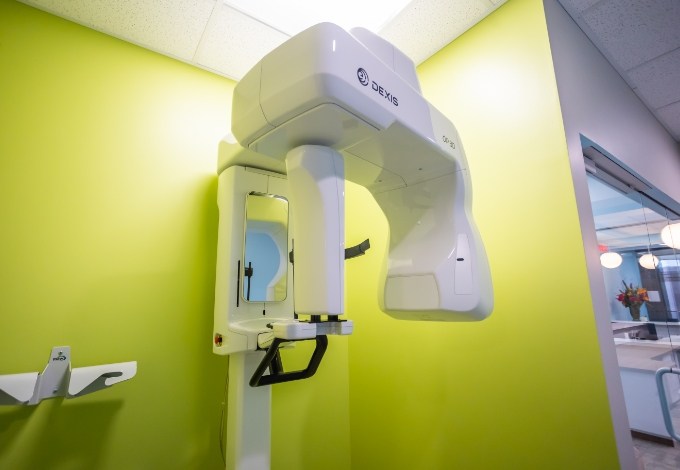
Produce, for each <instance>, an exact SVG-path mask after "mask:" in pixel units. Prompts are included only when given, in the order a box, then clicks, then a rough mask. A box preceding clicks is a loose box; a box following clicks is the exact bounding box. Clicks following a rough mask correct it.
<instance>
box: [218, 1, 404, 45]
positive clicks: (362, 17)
mask: <svg viewBox="0 0 680 470" xmlns="http://www.w3.org/2000/svg"><path fill="white" fill-rule="evenodd" d="M223 2H224V4H225V5H228V6H230V7H232V8H234V9H236V10H239V11H240V12H242V13H244V14H246V15H248V16H250V17H252V18H254V19H256V20H258V21H261V22H262V23H265V24H267V25H269V26H271V27H273V28H275V29H278V30H279V31H281V32H282V33H285V34H288V35H290V36H293V35H295V34H297V33H299V32H300V31H302V30H304V29H307V28H309V27H310V26H313V25H315V24H317V23H322V22H324V21H330V22H332V23H335V24H337V25H339V26H342V27H343V28H345V29H351V28H354V27H357V26H362V27H364V28H367V29H370V30H371V31H373V32H376V33H377V32H379V31H380V29H381V28H382V27H383V26H384V25H385V24H387V22H388V21H390V20H391V19H392V18H393V17H394V16H395V15H396V14H397V13H399V12H400V11H401V10H402V9H403V8H404V7H405V6H406V5H408V4H409V3H410V0H380V1H372V2H367V1H366V0H343V1H342V2H319V1H318V0H317V1H314V0H287V1H286V2H281V1H280V0H223Z"/></svg>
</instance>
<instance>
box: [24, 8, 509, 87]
mask: <svg viewBox="0 0 680 470" xmlns="http://www.w3.org/2000/svg"><path fill="white" fill-rule="evenodd" d="M20 1H22V2H23V3H26V4H28V5H31V6H34V7H36V8H39V9H41V10H44V11H47V12H49V13H52V14H54V15H56V16H60V17H62V18H66V19H68V20H71V21H74V22H76V23H79V24H82V25H84V26H87V27H89V28H92V29H95V30H97V31H101V32H103V33H106V34H109V35H111V36H115V37H117V38H120V39H123V40H125V41H128V42H131V43H133V44H137V45H139V46H142V47H144V48H146V49H151V50H153V51H156V52H159V53H161V54H164V55H167V56H170V57H173V58H176V59H179V60H181V61H184V62H187V63H189V64H192V65H195V66H198V67H201V68H204V69H207V70H210V71H213V72H215V73H218V74H220V75H223V76H226V77H229V78H232V79H234V80H239V79H240V78H241V77H242V76H243V75H244V74H245V73H246V72H247V71H248V70H249V69H250V68H251V67H252V66H253V65H255V64H256V63H257V62H258V61H259V60H260V59H261V58H262V57H263V56H264V55H265V54H266V53H268V52H269V51H270V50H272V49H273V48H274V47H276V46H277V45H279V44H281V43H282V42H283V41H285V40H286V39H287V38H288V37H290V34H289V33H288V32H289V31H290V30H289V28H287V27H285V26H280V25H272V23H274V22H275V21H276V15H269V17H266V18H265V17H262V18H259V19H256V18H255V17H254V15H253V14H252V13H251V12H245V11H244V10H243V8H239V7H238V6H237V7H234V6H232V5H234V4H238V3H239V2H236V1H231V0H20ZM256 1H257V0H251V2H253V3H254V2H256ZM282 1H283V0H282ZM506 1H507V0H413V1H411V2H408V4H407V5H406V7H404V8H403V9H402V10H401V11H400V12H389V13H391V14H390V15H389V18H388V21H387V23H386V24H384V25H383V27H382V28H377V29H378V31H376V32H378V33H379V34H380V35H381V36H382V37H384V38H385V39H387V40H388V41H390V42H392V43H393V44H395V45H396V46H397V47H398V48H399V49H401V50H402V51H403V52H404V53H406V54H407V55H408V56H410V57H411V58H412V59H413V61H414V62H415V63H416V64H419V63H420V62H422V61H424V60H425V59H427V58H428V57H430V56H431V55H432V54H434V53H435V52H437V51H438V50H439V49H441V48H442V47H444V46H445V45H446V44H448V43H449V42H451V41H452V40H453V39H455V38H456V37H458V36H459V35H460V34H462V33H463V32H465V31H466V30H468V29H469V28H470V27H471V26H473V25H474V24H476V23H478V22H479V21H481V20H482V19H483V18H484V17H485V16H487V15H488V14H489V13H491V12H492V11H494V10H495V9H496V8H498V7H499V6H500V5H502V4H503V3H505V2H506ZM240 3H242V4H243V3H244V2H240ZM288 3H291V1H289V2H288ZM331 3H332V4H335V5H337V2H330V1H329V2H328V3H327V5H326V6H327V7H330V5H331ZM346 4H347V3H346V2H345V4H343V7H344V6H346ZM315 5H323V1H322V0H319V1H317V2H316V3H315ZM318 10H319V9H318V8H317V12H316V13H317V15H316V16H315V18H317V19H318V18H322V16H323V12H322V13H321V16H320V15H319V14H318V13H319V12H318ZM327 10H328V14H329V15H330V14H332V10H331V9H330V8H327ZM395 13H396V14H395ZM297 14H298V15H299V16H304V14H305V12H304V11H299V12H297ZM279 16H280V15H279ZM331 19H332V18H330V17H329V18H328V20H331ZM342 26H349V25H342ZM361 26H363V25H361ZM287 31H288V32H287Z"/></svg>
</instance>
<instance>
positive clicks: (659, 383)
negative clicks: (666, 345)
mask: <svg viewBox="0 0 680 470" xmlns="http://www.w3.org/2000/svg"><path fill="white" fill-rule="evenodd" d="M666 374H676V375H680V369H673V368H672V367H662V368H660V369H659V370H657V371H656V374H655V376H656V388H657V389H658V390H659V401H661V413H662V414H663V421H664V424H665V425H666V431H668V434H670V436H671V437H672V438H673V439H675V440H676V441H678V442H680V436H678V434H676V432H675V429H674V428H673V420H672V419H671V409H670V407H669V406H668V399H667V398H666V389H665V388H664V386H663V376H664V375H666Z"/></svg>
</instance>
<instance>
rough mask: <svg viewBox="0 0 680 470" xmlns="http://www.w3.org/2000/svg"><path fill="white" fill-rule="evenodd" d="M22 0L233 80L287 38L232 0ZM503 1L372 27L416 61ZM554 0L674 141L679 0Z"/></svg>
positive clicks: (420, 5)
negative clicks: (235, 5)
mask: <svg viewBox="0 0 680 470" xmlns="http://www.w3.org/2000/svg"><path fill="white" fill-rule="evenodd" d="M20 1H22V2H23V3H26V4H28V5H31V6H34V7H36V8H39V9H41V10H45V11H47V12H50V13H52V14H55V15H57V16H60V17H63V18H66V19H69V20H71V21H74V22H76V23H80V24H82V25H84V26H87V27H89V28H92V29H95V30H97V31H101V32H103V33H106V34H109V35H111V36H115V37H117V38H120V39H123V40H125V41H128V42H131V43H134V44H137V45H140V46H142V47H144V48H147V49H151V50H153V51H156V52H159V53H161V54H164V55H167V56H170V57H174V58H176V59H179V60H181V61H184V62H187V63H189V64H192V65H195V66H197V67H201V68H204V69H207V70H210V71H213V72H215V73H218V74H220V75H223V76H226V77H229V78H232V79H234V80H239V79H240V78H241V77H242V76H243V75H244V74H245V73H246V72H247V71H248V70H249V69H250V68H251V67H252V66H253V65H254V64H255V63H257V61H258V60H260V58H261V57H263V56H264V55H265V54H266V53H267V52H269V51H270V50H271V49H273V48H274V47H276V46H277V45H278V44H280V43H282V42H283V41H285V40H286V39H287V38H288V37H289V34H288V33H286V32H285V31H286V28H285V27H280V26H279V27H277V26H272V25H271V24H269V23H271V22H272V18H261V19H255V18H254V17H253V15H252V14H251V13H250V12H244V11H242V8H241V9H238V7H233V6H231V5H230V4H234V2H235V1H236V0H20ZM250 1H251V2H256V1H257V0H250ZM281 1H284V0H281ZM290 1H292V0H289V2H288V3H290ZM506 1H507V0H413V1H411V2H410V3H408V4H407V5H406V7H405V8H403V9H402V10H401V11H400V12H398V13H396V15H395V14H392V16H391V17H390V19H389V20H388V21H387V23H385V24H384V25H383V26H382V27H381V28H378V31H377V32H378V33H379V34H380V35H381V36H382V37H383V38H385V39H387V40H388V41H390V42H392V43H393V44H395V45H396V46H397V47H398V48H399V49H401V50H402V51H403V52H404V53H406V55H408V56H409V57H411V58H412V59H413V61H414V62H415V63H416V64H419V63H421V62H423V61H424V60H426V59H427V58H429V57H430V56H431V55H433V54H434V53H435V52H437V51H438V50H440V49H441V48H442V47H444V46H445V45H446V44H448V43H449V42H451V41H453V40H454V39H455V38H456V37H458V36H459V35H461V34H462V33H463V32H465V31H466V30H467V29H469V28H470V27H472V26H473V25H475V24H476V23H477V22H479V21H481V20H482V19H483V18H484V17H486V16H487V15H488V14H490V13H491V12H493V11H494V10H495V9H496V8H498V7H499V6H501V5H502V4H503V3H505V2H506ZM559 2H560V3H561V4H562V5H563V6H564V8H565V9H566V10H567V12H568V13H569V14H570V15H571V16H572V18H574V20H575V21H576V23H577V24H578V25H579V26H580V27H581V29H582V30H583V31H584V32H585V33H586V34H587V35H588V36H589V37H590V39H591V41H592V42H593V43H594V44H595V46H597V48H598V49H600V51H602V53H603V54H604V56H605V57H606V58H607V59H608V60H609V62H610V63H611V64H612V65H613V66H614V67H615V68H616V69H617V70H618V72H619V73H620V74H621V76H622V77H623V78H624V79H625V80H626V81H627V82H628V84H629V85H630V87H631V88H632V89H633V90H634V91H635V93H637V95H638V96H639V97H640V99H641V100H642V101H643V102H644V103H645V104H646V106H647V107H648V108H649V109H650V110H651V111H652V113H653V114H654V115H655V116H656V117H657V119H658V120H659V121H660V122H661V123H662V124H663V125H664V126H665V127H666V129H668V131H669V132H670V133H671V135H673V136H674V138H675V140H676V141H679V142H680V0H559ZM241 3H242V4H243V3H244V2H241ZM333 3H334V4H336V2H333ZM330 4H331V2H330V1H329V2H328V3H327V5H330ZM315 5H323V0H318V2H317V3H316V4H315ZM343 7H344V4H343ZM317 10H318V9H317ZM317 13H318V11H317ZM297 14H299V15H304V12H303V11H300V12H297ZM329 14H330V13H329ZM274 16H275V15H274ZM317 18H318V16H317ZM586 73H587V72H586Z"/></svg>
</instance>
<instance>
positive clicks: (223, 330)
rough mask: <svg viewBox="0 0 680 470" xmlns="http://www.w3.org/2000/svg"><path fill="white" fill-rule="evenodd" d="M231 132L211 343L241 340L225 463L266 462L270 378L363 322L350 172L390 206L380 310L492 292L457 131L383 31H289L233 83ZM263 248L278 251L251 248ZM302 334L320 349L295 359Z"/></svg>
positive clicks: (462, 314)
mask: <svg viewBox="0 0 680 470" xmlns="http://www.w3.org/2000/svg"><path fill="white" fill-rule="evenodd" d="M232 133H233V135H234V136H235V137H236V139H237V140H238V143H239V144H240V146H239V145H236V144H229V143H227V142H222V143H221V144H220V161H219V172H220V176H219V185H218V204H219V210H220V222H219V242H218V264H217V279H216V302H215V331H214V347H213V350H214V352H215V353H216V354H230V355H231V358H230V371H229V374H230V375H229V376H230V381H231V383H230V386H229V416H228V424H227V433H228V439H229V443H228V446H227V447H228V449H227V467H228V468H234V469H237V470H245V469H248V470H250V469H253V470H254V469H258V470H259V469H267V468H269V439H270V437H269V432H270V431H269V406H270V405H269V403H270V401H269V400H270V396H271V395H270V393H271V392H270V387H267V386H263V385H271V384H275V383H280V382H286V381H290V380H297V379H301V378H307V377H310V376H311V375H313V374H314V373H315V371H316V370H317V367H318V366H319V363H320V361H321V358H322V357H323V353H324V351H325V349H326V346H327V340H326V335H329V334H340V335H343V334H350V333H351V332H352V328H353V325H352V322H351V320H341V319H340V318H339V316H340V315H342V314H344V306H343V297H344V263H345V259H346V257H347V258H348V257H351V256H353V255H355V254H362V253H363V252H364V251H365V250H366V249H367V248H368V242H367V241H366V242H364V243H362V244H360V245H357V246H355V247H352V248H347V249H346V247H345V236H344V235H345V233H344V232H345V225H344V221H345V208H344V183H345V180H349V181H353V182H355V183H358V184H360V185H362V186H365V187H366V188H368V190H369V191H370V192H371V193H372V194H373V196H374V197H375V199H376V201H377V203H378V204H379V206H380V208H381V209H382V211H383V212H384V214H385V216H386V218H387V222H388V225H389V235H390V236H389V257H388V261H387V266H386V268H385V269H384V272H383V273H382V278H381V279H380V280H379V285H380V289H379V292H378V300H379V305H380V308H381V309H382V310H383V311H384V312H386V313H387V314H389V315H391V316H393V317H395V318H398V319H405V320H434V321H474V320H482V319H484V318H486V317H487V316H488V315H489V314H490V313H491V310H492V308H493V291H492V284H491V276H490V273H489V267H488V263H487V259H486V254H485V251H484V246H483V244H482V241H481V238H480V236H479V233H478V232H477V229H476V227H475V224H474V221H473V218H472V213H471V191H472V189H471V185H470V176H469V173H468V165H467V161H466V159H465V154H464V152H463V148H462V145H461V142H460V139H459V137H458V133H457V132H456V129H455V127H454V126H453V124H452V123H451V122H450V121H449V120H448V119H446V118H445V117H444V116H443V115H442V114H441V113H440V112H439V111H437V109H435V108H434V107H433V106H432V105H431V104H429V103H428V102H427V101H426V100H425V98H423V96H422V95H421V94H420V87H419V83H418V79H417V76H416V72H415V67H414V65H413V62H412V61H411V60H410V59H408V58H407V57H406V56H405V55H404V54H403V53H401V52H400V51H399V50H397V49H396V48H395V47H394V46H392V45H391V44H389V43H388V42H386V41H384V40H383V39H381V38H380V37H378V36H377V35H375V34H373V33H371V32H369V31H368V30H365V29H361V28H359V29H354V30H352V31H351V32H347V31H345V30H343V29H341V28H340V27H338V26H335V25H333V24H329V23H322V24H318V25H316V26H314V27H312V28H309V29H307V30H306V31H303V32H302V33H300V34H298V35H297V36H295V37H293V38H291V39H289V40H288V41H287V42H285V43H284V44H282V45H281V46H279V47H278V48H277V49H275V50H274V51H272V52H271V53H269V54H268V55H267V56H265V57H264V58H263V59H262V60H261V61H260V62H259V63H258V64H257V65H255V66H254V67H253V68H252V69H251V70H250V71H249V72H248V73H247V74H246V76H245V77H243V79H242V80H241V81H240V82H239V83H238V85H237V86H236V88H235V90H234V100H233V107H232ZM288 214H291V215H292V217H291V219H292V223H289V222H288V221H289V217H288ZM349 215H350V216H351V214H349ZM244 246H245V248H244ZM249 248H251V249H250V250H249ZM264 253H272V255H271V256H269V257H268V259H269V260H270V263H269V264H271V266H267V263H263V262H262V261H257V262H253V261H252V260H250V258H253V259H255V258H256V257H258V256H262V255H263V254H264ZM266 273H269V274H266ZM258 276H261V277H262V276H264V278H260V280H259V281H258ZM258 283H259V284H258ZM255 292H260V293H259V294H254V293H255ZM253 296H254V297H253ZM298 315H305V316H309V320H306V321H302V320H301V319H300V318H298ZM295 341H315V342H316V345H315V350H314V353H313V354H312V358H311V360H310V362H309V365H308V366H307V368H306V369H304V370H300V371H292V372H286V371H284V368H283V364H282V362H281V359H280V356H279V348H280V347H281V346H285V345H290V344H292V343H293V342H295ZM246 383H249V384H250V387H248V386H246V385H245V384H246ZM258 423H266V429H264V428H263V426H264V425H262V424H258Z"/></svg>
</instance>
